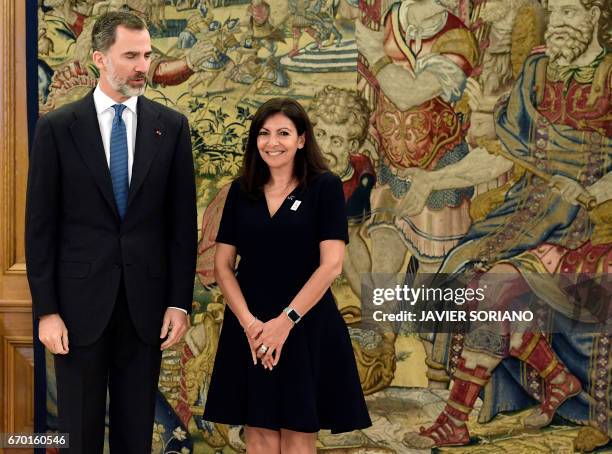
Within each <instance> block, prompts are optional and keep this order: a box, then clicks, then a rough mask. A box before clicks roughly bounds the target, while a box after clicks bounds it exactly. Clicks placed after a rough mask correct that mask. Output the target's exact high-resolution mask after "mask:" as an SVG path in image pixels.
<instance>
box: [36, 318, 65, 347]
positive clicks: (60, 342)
mask: <svg viewBox="0 0 612 454" xmlns="http://www.w3.org/2000/svg"><path fill="white" fill-rule="evenodd" d="M38 338H39V339H40V341H41V342H42V343H43V344H44V346H45V347H47V349H48V350H49V351H50V352H51V353H53V354H54V355H65V354H66V353H68V330H67V329H66V325H64V321H63V320H62V317H60V316H59V314H49V315H43V316H42V317H40V319H39V320H38Z"/></svg>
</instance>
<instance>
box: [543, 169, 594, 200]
mask: <svg viewBox="0 0 612 454" xmlns="http://www.w3.org/2000/svg"><path fill="white" fill-rule="evenodd" d="M548 185H549V186H550V187H551V188H553V189H554V190H556V191H557V192H559V193H561V197H563V200H565V201H566V202H567V203H570V204H572V205H580V202H578V196H580V195H582V197H583V198H584V200H586V199H588V198H589V197H590V194H589V193H588V192H587V190H586V189H584V188H583V187H582V185H581V184H580V183H578V182H577V181H574V180H572V179H571V178H568V177H565V176H563V175H554V176H553V177H552V178H551V179H550V183H549V184H548Z"/></svg>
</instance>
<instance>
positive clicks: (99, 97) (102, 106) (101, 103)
mask: <svg viewBox="0 0 612 454" xmlns="http://www.w3.org/2000/svg"><path fill="white" fill-rule="evenodd" d="M93 97H94V104H95V105H96V113H97V114H98V115H100V114H101V113H102V112H104V111H105V110H107V109H111V108H112V107H113V106H114V105H115V104H118V103H117V101H115V100H114V99H113V98H111V97H110V96H108V95H107V94H106V93H104V92H103V91H102V89H101V88H100V84H98V85H97V86H96V89H95V90H94V92H93ZM137 103H138V96H132V97H131V98H128V99H126V100H125V101H123V102H122V103H121V104H123V105H125V107H127V108H128V109H129V110H130V111H132V112H133V113H136V104H137Z"/></svg>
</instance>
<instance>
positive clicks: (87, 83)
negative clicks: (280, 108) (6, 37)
mask: <svg viewBox="0 0 612 454" xmlns="http://www.w3.org/2000/svg"><path fill="white" fill-rule="evenodd" d="M559 3H561V0H548V1H546V0H542V1H539V0H473V1H472V0H148V1H145V0H101V1H97V0H40V1H39V8H38V24H39V25H38V99H39V111H40V115H44V114H45V113H47V112H50V111H52V110H54V109H57V108H58V107H60V106H62V105H64V104H66V103H69V102H71V101H74V100H77V99H79V98H81V97H83V96H85V95H86V94H87V93H88V92H89V91H90V90H91V89H92V88H94V87H95V86H96V83H97V76H98V73H97V69H96V67H95V66H94V64H93V62H92V60H91V31H92V27H93V24H94V23H95V20H96V18H97V17H99V16H100V15H101V14H103V13H105V12H107V11H113V10H126V11H131V12H133V13H135V14H137V15H139V16H141V17H142V18H144V19H145V20H146V22H147V25H148V28H149V31H150V35H151V39H152V49H153V56H152V64H151V67H150V71H149V73H148V74H147V82H148V86H147V89H146V93H145V96H147V97H148V98H150V99H152V100H154V101H157V102H159V103H162V104H164V105H166V106H168V107H171V108H173V109H175V110H177V111H179V112H181V113H183V114H184V115H186V116H187V117H188V119H189V123H190V132H191V140H192V145H193V158H194V171H195V175H196V184H197V200H198V223H199V225H198V228H199V244H198V261H197V271H196V275H195V276H194V294H193V312H192V315H191V327H190V329H189V331H188V332H187V334H186V335H185V337H184V339H183V340H182V341H181V342H180V343H179V344H178V345H176V346H175V347H173V348H171V349H170V350H167V351H165V352H164V353H163V358H162V369H161V375H160V380H159V391H158V393H157V407H156V418H155V425H154V430H153V450H152V452H154V453H160V454H161V453H163V454H170V453H180V454H188V453H202V454H204V453H239V452H245V440H244V430H243V428H242V427H241V426H226V425H222V424H216V423H212V422H209V421H206V420H204V419H203V418H202V415H203V410H204V407H205V406H206V395H207V391H208V385H209V380H210V376H211V372H212V368H213V363H214V358H215V352H216V347H217V340H218V335H219V332H220V328H221V325H222V321H223V310H224V307H225V306H224V301H223V296H222V294H221V292H220V290H219V287H218V286H217V285H216V283H215V278H214V273H213V257H214V252H215V237H216V233H217V230H218V226H219V220H220V216H221V213H222V210H223V206H224V202H225V197H226V195H227V192H228V189H229V183H230V182H231V180H232V179H233V178H234V177H235V176H236V174H237V172H238V171H239V169H240V166H241V163H242V156H243V148H244V144H245V142H246V135H247V132H248V128H249V123H250V120H251V118H252V116H253V114H254V112H255V111H256V110H257V108H258V107H259V106H260V105H261V104H262V103H263V102H265V101H266V100H268V99H270V98H274V97H291V98H294V99H296V100H298V101H300V102H301V103H302V104H303V105H304V106H305V108H306V109H307V110H308V112H309V115H310V118H311V120H312V122H313V124H314V127H315V135H316V139H317V142H318V144H319V146H320V147H321V149H322V151H323V153H324V155H325V157H326V159H327V161H328V163H329V165H330V167H331V170H332V171H333V172H335V173H336V174H338V175H339V176H340V177H341V179H342V181H343V188H344V195H345V200H346V205H347V215H348V221H349V236H350V242H349V244H348V246H347V249H346V255H345V260H344V266H343V272H342V275H341V276H340V277H339V278H338V279H336V281H335V282H334V283H333V285H332V292H333V294H334V296H335V299H336V301H337V303H338V307H339V309H340V311H341V313H342V316H343V317H344V320H345V321H346V323H347V325H348V328H349V332H350V335H351V340H352V344H353V350H354V354H355V358H356V361H357V365H358V370H359V376H360V380H361V384H362V387H363V390H364V393H365V394H366V400H367V403H368V408H369V411H370V414H371V417H372V421H373V426H372V427H371V428H368V429H366V430H362V431H357V432H352V433H348V434H339V435H332V434H330V433H329V432H325V431H322V432H321V433H320V434H319V437H318V441H317V448H318V450H319V451H320V452H329V453H333V452H338V453H339V452H345V453H403V452H408V449H410V447H411V444H410V440H409V438H408V437H407V435H406V434H407V433H408V432H412V431H414V430H415V428H417V427H419V426H420V425H423V426H425V427H427V426H430V425H431V424H432V423H433V421H434V420H435V419H436V416H437V415H438V414H439V413H440V412H441V411H442V409H443V408H445V405H446V403H447V401H448V400H449V399H450V398H449V391H448V388H449V385H450V383H451V380H452V378H453V374H454V373H455V371H456V368H457V365H458V364H459V363H460V357H461V355H462V351H463V349H464V347H465V344H466V339H465V338H464V337H463V336H462V335H461V334H454V335H453V334H448V333H447V334H444V333H433V334H431V335H426V336H424V335H417V334H415V333H411V332H407V331H406V330H405V329H404V328H403V327H402V326H400V325H398V324H397V323H390V324H384V323H383V324H377V323H373V322H372V321H371V317H370V319H368V317H367V316H366V314H365V312H364V311H363V309H364V308H363V307H362V304H361V302H360V299H361V297H362V285H363V284H364V279H365V280H368V279H369V280H370V281H369V282H368V283H367V284H369V285H372V286H376V285H377V283H376V282H375V281H376V276H377V275H385V276H388V275H398V274H401V275H405V274H406V273H409V274H410V275H412V276H415V275H416V276H417V277H416V279H417V282H418V279H419V275H427V274H430V273H435V272H436V271H438V270H443V271H445V272H448V273H456V272H459V271H461V270H463V268H464V267H465V266H466V264H467V263H473V264H476V265H477V266H478V267H479V268H478V269H480V270H483V272H486V271H487V270H490V269H491V268H492V267H493V266H495V265H496V264H498V263H500V262H501V261H506V262H512V264H513V266H514V267H515V269H518V270H519V271H520V270H522V269H529V270H530V271H536V272H538V273H541V275H546V276H552V278H554V276H555V273H557V272H558V270H560V269H561V268H562V267H563V266H571V267H573V269H574V270H576V269H578V270H580V269H582V268H583V267H586V266H591V267H593V269H597V270H605V271H606V272H607V269H608V267H610V266H611V265H612V246H611V244H612V238H611V237H610V214H611V211H610V206H611V205H610V202H609V199H610V198H612V195H608V198H607V199H606V198H605V194H604V195H601V194H600V193H599V192H598V193H595V191H594V197H595V198H596V203H595V204H591V205H590V206H589V209H588V210H587V208H586V207H585V206H584V204H583V205H577V206H578V207H579V208H576V209H574V210H570V211H571V213H570V214H568V213H565V212H564V213H563V216H565V217H564V218H563V219H566V217H567V220H568V222H567V224H568V225H567V226H566V227H564V228H567V229H568V231H563V232H562V233H563V235H561V234H559V235H556V234H553V233H551V229H552V227H550V226H552V225H553V224H554V222H556V221H557V220H558V218H559V216H562V215H561V214H558V213H556V212H553V210H552V209H550V210H548V211H546V210H545V209H544V206H545V205H546V204H547V203H548V204H549V205H546V206H552V205H551V204H552V203H553V202H551V200H552V199H551V197H558V196H553V195H551V193H550V191H548V189H547V188H548V184H549V183H550V182H551V181H550V176H549V175H548V174H546V169H550V168H551V167H553V168H559V169H561V170H560V171H559V172H561V173H563V175H565V178H566V179H574V180H575V181H578V182H580V184H582V185H583V186H589V187H590V186H591V185H593V187H595V185H594V183H596V182H597V181H599V180H603V179H605V178H606V176H607V174H608V172H609V166H610V163H611V160H610V153H611V145H610V141H611V140H612V130H611V126H610V124H611V123H610V118H611V117H610V107H609V105H610V90H611V80H612V78H611V76H610V67H611V65H612V60H611V58H610V55H609V54H608V53H607V51H606V46H607V45H609V35H605V34H603V35H602V34H601V33H599V34H598V33H597V30H595V31H594V30H592V29H591V30H589V29H588V27H586V26H585V27H583V28H581V29H580V30H579V32H580V33H579V34H577V35H576V36H577V37H576V42H577V43H578V44H577V45H575V46H573V45H572V46H573V47H571V48H570V47H569V45H568V44H567V43H565V42H563V43H562V44H561V45H560V46H561V48H560V49H557V51H558V52H559V54H560V55H562V56H563V55H566V57H567V54H568V53H569V52H576V55H575V56H574V58H576V57H577V56H579V55H581V54H582V53H584V52H587V50H586V46H587V45H589V43H591V42H592V41H593V40H598V41H599V44H600V45H601V46H602V48H603V49H604V50H603V53H602V55H600V56H599V57H598V59H596V60H595V62H594V63H593V64H591V69H590V70H588V69H585V70H584V71H583V72H580V73H579V74H578V72H579V70H577V69H574V70H572V69H571V68H573V67H570V69H567V68H565V70H563V69H557V72H558V73H555V74H552V72H554V71H555V68H559V67H558V66H556V65H555V64H554V61H553V60H554V59H553V57H552V56H551V52H550V47H551V44H550V43H548V44H549V46H548V48H547V47H546V46H544V44H545V42H547V41H546V40H550V41H551V42H552V43H554V42H555V41H554V36H553V35H549V34H547V33H546V30H547V26H548V25H549V24H547V16H548V14H551V11H552V13H553V14H556V13H555V11H556V10H555V8H557V9H558V8H560V6H558V4H559ZM564 3H568V4H571V5H570V6H569V7H568V8H574V7H575V8H577V7H580V8H582V7H583V5H584V4H587V5H591V6H588V8H591V7H592V6H593V5H594V6H596V7H598V8H600V9H601V8H602V5H608V8H609V3H608V2H605V1H604V0H590V1H587V0H582V1H581V0H564ZM572 5H573V6H572ZM604 8H605V7H604ZM606 17H607V19H606V20H607V21H608V25H609V12H608V16H606ZM601 29H602V21H601V20H600V22H599V31H600V32H601ZM608 34H609V30H608ZM602 36H603V37H602ZM606 36H608V37H607V38H606ZM606 40H607V42H608V44H606ZM585 41H586V45H581V44H580V43H582V44H584V42H585ZM564 46H565V47H564ZM549 60H551V61H549ZM547 65H548V66H547ZM582 70H583V68H580V71H582ZM522 95H524V96H523V97H521V96H522ZM519 98H520V99H530V102H531V103H536V102H537V105H538V109H539V110H538V112H540V113H539V114H538V115H533V116H531V114H530V113H531V111H530V110H529V106H524V105H522V104H521V103H520V102H515V100H516V99H519ZM525 102H526V101H525ZM526 124H527V125H528V126H524V125H526ZM558 124H561V125H564V126H563V127H567V128H574V129H572V131H574V130H578V131H581V134H577V135H576V137H578V136H579V137H578V138H577V139H575V140H574V141H573V142H572V143H573V144H574V145H573V148H570V149H569V151H573V152H575V153H576V154H580V158H576V160H577V163H576V164H575V166H574V167H575V168H574V167H572V168H570V167H571V164H572V163H567V162H566V161H567V159H570V158H569V157H568V156H567V155H564V157H559V156H558V153H560V152H557V151H556V150H554V151H550V150H551V147H552V148H554V147H553V145H550V144H553V142H554V143H555V144H556V143H558V142H559V141H560V140H561V139H559V138H557V137H556V136H555V134H562V132H559V131H558V130H557V129H556V125H558ZM534 134H535V135H537V138H536V139H534V140H533V144H535V145H533V146H532V138H533V137H535V136H533V135H534ZM572 137H573V136H572ZM508 144H511V146H509V145H508ZM522 150H524V152H523V151H522ZM555 153H557V154H555ZM525 155H528V156H527V157H525ZM564 159H565V161H563V160H564ZM560 161H563V163H559V162H560ZM578 161H579V162H578ZM525 163H526V164H525ZM583 163H586V164H584V165H583ZM588 163H590V164H589V165H587V164H588ZM591 164H592V165H591ZM538 169H544V170H541V171H540V172H538ZM585 169H586V170H585ZM536 177H537V178H536ZM538 178H540V180H538V181H539V182H536V180H537V179H538ZM555 181H556V180H555ZM555 181H553V182H552V183H554V182H555ZM517 188H518V189H520V190H521V191H522V192H521V191H519V190H518V189H517ZM547 191H548V192H547ZM519 192H520V194H518V193H519ZM603 192H605V191H603ZM517 194H518V195H517ZM523 196H524V197H525V200H523V199H521V200H522V201H521V202H516V203H514V202H513V203H510V202H512V201H513V200H514V199H512V197H518V198H520V197H523ZM527 199H528V201H527ZM555 200H556V199H555ZM535 202H537V203H535ZM589 203H590V202H589ZM594 205H596V206H595V207H594V208H593V206H594ZM540 206H542V209H540ZM555 206H557V205H555ZM530 210H531V211H530ZM566 211H567V207H566ZM536 218H537V219H538V220H539V221H538V222H539V224H538V225H537V226H535V225H530V224H529V222H531V221H532V220H533V219H536ZM570 218H571V219H570ZM576 219H579V221H580V222H578V221H576ZM549 221H550V222H549ZM555 225H556V224H555ZM500 226H501V227H500ZM509 226H513V227H512V228H508V227H509ZM555 228H556V227H555ZM569 230H571V231H569ZM493 231H495V233H494V234H493V233H492V232H493ZM525 231H530V232H531V233H532V234H531V236H530V239H529V242H528V241H527V240H526V239H525V238H522V237H520V234H521V232H525ZM555 235H556V236H555ZM560 235H561V236H563V238H566V237H567V238H570V237H571V238H572V239H573V240H572V241H573V242H572V243H570V242H569V240H568V241H565V239H564V240H560V239H559V238H560V237H561V236H560ZM572 235H573V236H572ZM510 243H512V245H513V246H512V248H515V249H512V248H510V247H509V246H508V244H510ZM517 244H518V245H520V247H519V246H516V245H517ZM515 246H516V247H515ZM516 248H518V249H516ZM510 249H512V250H513V251H515V252H513V253H512V254H509V253H507V251H508V250H510ZM516 251H518V252H516ZM364 276H365V277H364ZM552 278H551V279H552ZM534 285H542V284H541V283H535V284H534ZM546 310H547V311H551V312H554V309H551V308H550V307H548V309H546ZM540 317H541V318H542V319H543V320H550V319H551V317H550V313H549V312H546V313H542V314H540ZM558 323H560V322H558ZM610 340H612V338H610V337H609V336H604V335H601V336H599V335H593V336H591V337H590V338H589V341H590V344H589V348H586V347H585V345H586V343H587V340H586V339H584V343H582V344H581V343H579V342H578V343H571V342H570V343H569V344H568V343H567V342H566V343H563V339H561V338H560V337H559V338H553V339H551V343H552V345H553V348H555V351H556V352H557V353H558V354H559V355H560V356H561V357H562V360H563V362H564V363H565V364H567V365H568V366H575V368H576V369H578V370H581V371H584V374H583V375H580V376H581V377H584V381H583V383H582V388H583V393H584V396H583V397H584V399H583V401H581V403H580V404H576V405H573V404H571V405H564V406H562V407H561V409H564V411H561V409H560V411H559V416H560V417H561V418H563V419H561V420H560V422H559V423H558V424H556V425H555V426H554V427H553V428H552V430H551V429H550V428H547V429H546V430H545V431H544V430H541V431H535V433H534V432H533V431H532V432H531V433H530V432H529V431H527V430H519V429H517V427H518V426H521V421H522V418H523V417H524V415H525V412H526V411H528V410H530V409H531V408H532V407H533V406H535V405H537V404H538V401H540V400H541V398H542V395H541V394H539V390H540V389H541V387H543V386H544V382H543V381H542V380H541V379H540V377H539V376H538V374H537V373H535V374H534V370H533V368H530V366H521V365H519V364H518V363H517V362H512V358H510V359H509V360H508V361H504V362H503V363H502V365H501V366H500V367H499V368H498V369H499V371H497V372H496V374H495V375H494V378H493V379H492V381H491V384H490V386H489V385H487V388H486V390H485V391H484V392H483V393H481V395H480V397H481V399H479V400H478V401H477V402H476V404H475V410H476V411H474V412H472V413H471V415H470V418H469V420H468V427H469V430H470V434H471V436H472V445H470V446H467V447H457V448H446V449H448V450H449V451H451V450H452V451H457V452H470V453H475V452H487V453H494V452H507V450H508V449H513V450H514V451H516V452H571V451H570V449H573V448H574V447H576V446H587V447H588V446H591V445H592V446H599V445H604V444H606V443H607V442H608V436H609V435H610V433H611V432H610V429H611V426H610V416H609V411H610V390H611V387H612V379H611V374H610V368H609V366H607V364H609V361H610V360H611V359H612V357H611V355H612V351H611V349H610V348H609V341H610ZM568 345H571V347H572V348H569V347H567V346H568ZM598 360H600V363H597V361H598ZM601 361H603V362H601ZM52 362H53V358H52V355H50V354H47V383H48V386H47V426H48V430H55V429H56V427H57V421H56V416H57V408H56V399H55V397H56V394H55V386H54V379H53V376H54V374H53V363H52ZM597 364H599V366H597ZM572 370H575V369H573V368H572ZM600 372H601V375H597V374H600ZM328 373H329V374H330V375H331V376H332V377H333V373H334V372H333V371H328ZM596 378H600V380H599V381H597V380H596ZM538 387H540V388H538ZM568 403H570V401H568ZM134 405H138V402H134ZM570 421H571V423H570ZM521 427H522V426H521ZM585 427H591V428H592V430H593V432H584V429H585ZM598 437H599V438H598ZM581 443H583V445H581ZM584 443H586V445H584ZM589 443H591V445H589ZM564 450H566V451H564Z"/></svg>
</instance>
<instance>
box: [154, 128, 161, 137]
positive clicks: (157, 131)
mask: <svg viewBox="0 0 612 454" xmlns="http://www.w3.org/2000/svg"><path fill="white" fill-rule="evenodd" d="M155 135H156V136H161V135H162V131H161V129H159V128H158V129H156V130H155Z"/></svg>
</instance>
